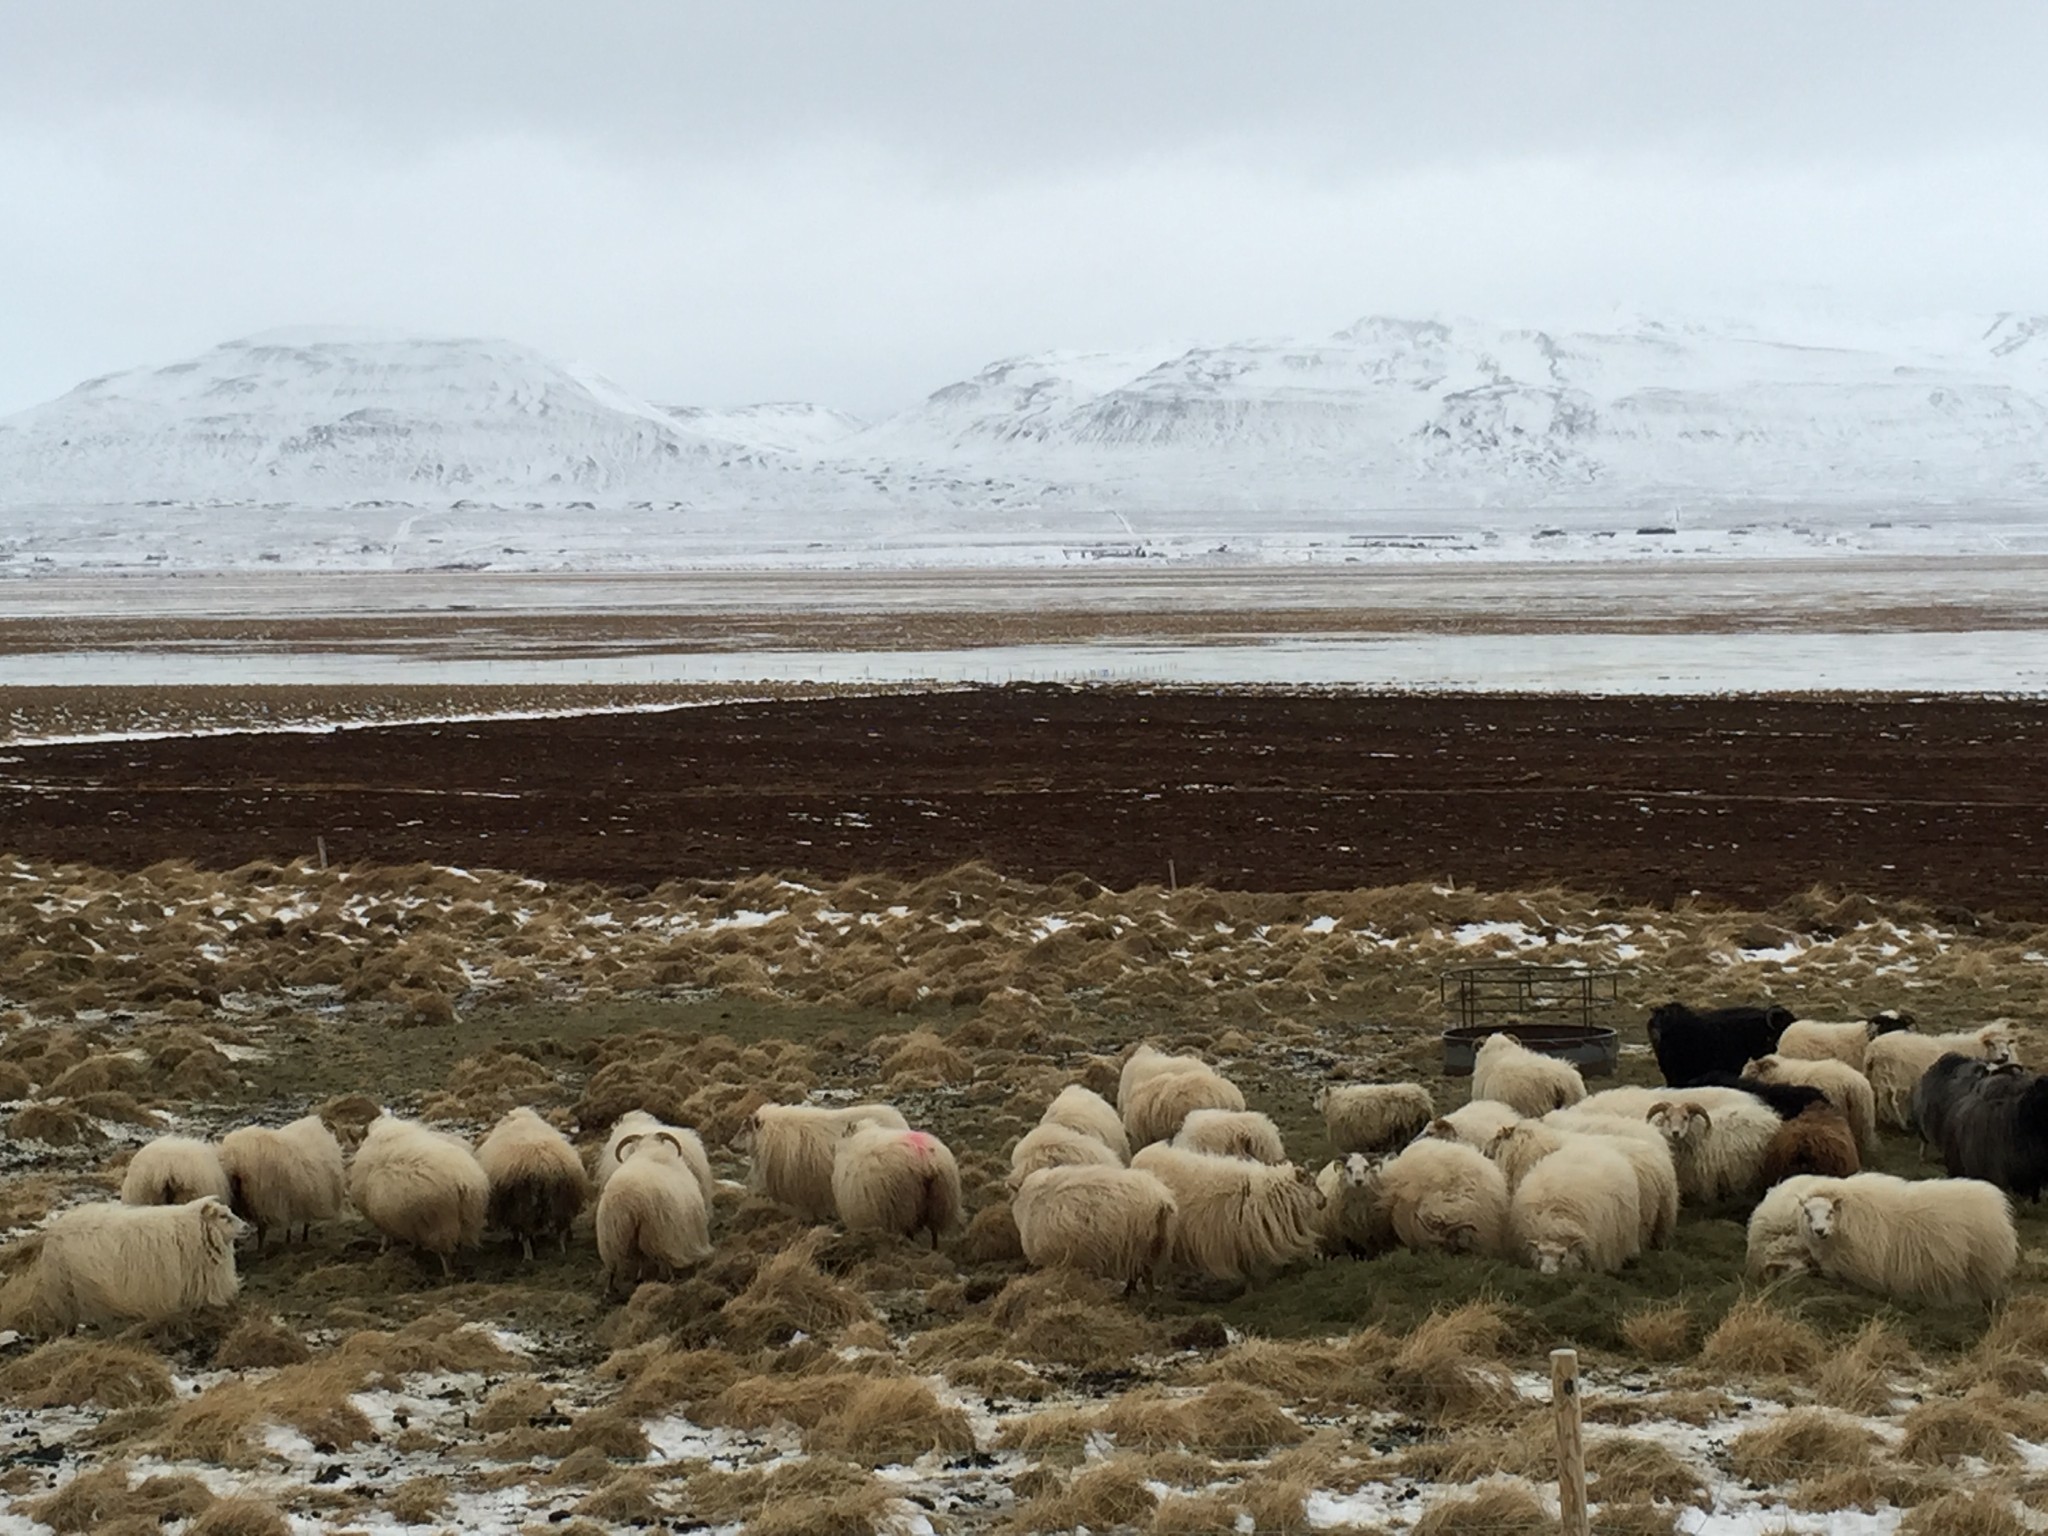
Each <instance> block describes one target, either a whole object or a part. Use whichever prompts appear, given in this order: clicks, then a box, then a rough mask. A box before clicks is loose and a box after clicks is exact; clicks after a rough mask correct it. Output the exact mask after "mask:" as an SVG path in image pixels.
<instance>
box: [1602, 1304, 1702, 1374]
mask: <svg viewBox="0 0 2048 1536" xmlns="http://www.w3.org/2000/svg"><path fill="white" fill-rule="evenodd" d="M1695 1332H1696V1324H1695V1321H1694V1318H1693V1315H1692V1309H1691V1308H1690V1307H1688V1306H1686V1305H1685V1304H1684V1303H1683V1302H1669V1303H1666V1304H1664V1305H1662V1306H1643V1307H1637V1308H1635V1309H1634V1310H1633V1311H1632V1312H1630V1313H1629V1314H1628V1316H1626V1317H1624V1318H1623V1319H1622V1320H1621V1336H1622V1338H1623V1339H1625V1340H1627V1342H1628V1347H1629V1348H1630V1349H1633V1350H1634V1351H1635V1352H1636V1353H1637V1354H1639V1355H1641V1356H1642V1357H1643V1358H1644V1359H1645V1360H1650V1361H1656V1362H1659V1363H1662V1362H1664V1361H1669V1360H1683V1359H1684V1358H1685V1357H1686V1356H1687V1355H1689V1354H1691V1353H1692V1350H1693V1338H1694V1335H1695Z"/></svg>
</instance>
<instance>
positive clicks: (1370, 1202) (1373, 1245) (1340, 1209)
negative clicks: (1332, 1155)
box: [1316, 1152, 1401, 1259]
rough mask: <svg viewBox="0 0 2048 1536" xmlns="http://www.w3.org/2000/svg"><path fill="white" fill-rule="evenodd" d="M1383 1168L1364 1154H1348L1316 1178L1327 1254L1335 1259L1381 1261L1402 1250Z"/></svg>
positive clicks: (1327, 1165) (1323, 1169) (1327, 1167)
mask: <svg viewBox="0 0 2048 1536" xmlns="http://www.w3.org/2000/svg"><path fill="white" fill-rule="evenodd" d="M1381 1167H1382V1164H1381V1163H1379V1162H1376V1161H1374V1160H1373V1159H1372V1158H1370V1157H1367V1156H1366V1155H1365V1154H1364V1153H1363V1152H1347V1153H1345V1154H1344V1156H1342V1157H1340V1158H1338V1159H1336V1160H1335V1161H1334V1162H1329V1163H1325V1164H1324V1165H1323V1167H1322V1170H1321V1172H1319V1173H1317V1174H1316V1188H1317V1190H1318V1191H1320V1192H1321V1194H1322V1197H1323V1218H1322V1237H1323V1252H1324V1253H1326V1254H1328V1255H1330V1256H1331V1257H1332V1258H1357V1259H1371V1258H1377V1257H1378V1256H1379V1255H1380V1254H1383V1253H1389V1252H1392V1251H1393V1250H1394V1249H1396V1248H1398V1247H1400V1246H1401V1240H1400V1238H1399V1237H1398V1236H1397V1235H1396V1234H1395V1232H1394V1220H1393V1213H1392V1212H1391V1211H1390V1210H1389V1209H1388V1208H1387V1202H1386V1199H1385V1197H1384V1194H1383V1192H1382V1190H1381V1187H1380V1170H1381Z"/></svg>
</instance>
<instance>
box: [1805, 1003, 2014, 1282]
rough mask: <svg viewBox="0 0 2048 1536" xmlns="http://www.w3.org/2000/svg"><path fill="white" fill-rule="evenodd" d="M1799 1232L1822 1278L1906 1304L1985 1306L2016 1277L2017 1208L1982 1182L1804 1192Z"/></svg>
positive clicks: (1862, 1179)
mask: <svg viewBox="0 0 2048 1536" xmlns="http://www.w3.org/2000/svg"><path fill="white" fill-rule="evenodd" d="M1880 1038H1883V1039H1889V1038H1891V1037H1890V1036H1881V1037H1880ZM1799 1229H1800V1233H1801V1236H1802V1237H1803V1238H1804V1239H1805V1243H1806V1252H1807V1257H1808V1259H1809V1261H1810V1262H1811V1263H1812V1265H1813V1267H1814V1269H1816V1270H1817V1271H1819V1272H1820V1273H1821V1274H1823V1275H1826V1276H1827V1277H1828V1278H1830V1279H1833V1280H1840V1281H1843V1282H1844V1283H1846V1284H1848V1285H1853V1286H1856V1287H1858V1288H1860V1289H1862V1290H1866V1291H1876V1292H1877V1293H1878V1294H1880V1295H1883V1296H1893V1297H1898V1298H1900V1299H1902V1300H1922V1301H1948V1302H1960V1301H1975V1302H1979V1303H1982V1304H1983V1305H1986V1306H1988V1305H1990V1304H1991V1303H1992V1302H1994V1301H1996V1300H1997V1299H1998V1298H1999V1297H2000V1296H2002V1295H2004V1294H2005V1292H2006V1291H2007V1290H2008V1289H2009V1288H2010V1287H2011V1285H2012V1277H2013V1272H2014V1271H2015V1270H2016V1269H2017V1268H2018V1267H2019V1252H2020V1249H2019V1237H2018V1234H2017V1233H2015V1232H2014V1230H2013V1224H2012V1202H2011V1201H2009V1200H2008V1199H2007V1198H2006V1196H2005V1191H2003V1190H2002V1189H1999V1188H1998V1187H1997V1186H1996V1185H1994V1184H1986V1183H1984V1182H1983V1181H1982V1180H1981V1179H1901V1178H1895V1177H1893V1176H1892V1175H1891V1174H1888V1173H1858V1174H1852V1175H1851V1176H1850V1177H1848V1178H1846V1179H1842V1180H1839V1181H1834V1183H1833V1187H1831V1188H1822V1189H1816V1190H1809V1191H1808V1193H1807V1195H1806V1197H1805V1198H1804V1199H1803V1200H1801V1201H1800V1202H1799Z"/></svg>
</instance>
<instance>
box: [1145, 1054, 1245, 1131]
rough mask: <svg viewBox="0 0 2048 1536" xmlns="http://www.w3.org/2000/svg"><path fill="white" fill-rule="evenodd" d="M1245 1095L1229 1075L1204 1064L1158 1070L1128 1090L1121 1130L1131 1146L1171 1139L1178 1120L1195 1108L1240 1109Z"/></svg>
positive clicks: (1178, 1127) (1177, 1125)
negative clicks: (1127, 1101) (1129, 1091)
mask: <svg viewBox="0 0 2048 1536" xmlns="http://www.w3.org/2000/svg"><path fill="white" fill-rule="evenodd" d="M1243 1108H1244V1095H1243V1094H1242V1093H1240V1092H1238V1089H1237V1085H1236V1084H1235V1083H1233V1082H1231V1081H1230V1080H1229V1079H1228V1078H1225V1077H1220V1076H1218V1075H1217V1074H1216V1073H1214V1072H1211V1071H1210V1070H1209V1069H1208V1068H1207V1067H1199V1066H1198V1067H1188V1068H1184V1069H1182V1070H1181V1071H1178V1072H1159V1073H1154V1074H1153V1075H1152V1076H1149V1077H1147V1078H1145V1079H1144V1080H1143V1081H1141V1082H1139V1083H1138V1084H1137V1085H1136V1086H1135V1087H1134V1088H1132V1089H1131V1095H1130V1101H1129V1103H1128V1104H1127V1105H1126V1106H1125V1108H1124V1129H1125V1131H1127V1132H1128V1133H1129V1134H1130V1138H1131V1145H1132V1146H1134V1147H1143V1146H1149V1145H1150V1144H1151V1143H1153V1142H1155V1141H1171V1140H1172V1139H1173V1137H1174V1134H1175V1133H1176V1132H1177V1131H1179V1130H1180V1127H1181V1122H1182V1121H1183V1120H1185V1119H1187V1117H1188V1116H1189V1115H1191V1114H1193V1113H1194V1112H1195V1111H1196V1110H1198V1109H1233V1110H1235V1109H1243Z"/></svg>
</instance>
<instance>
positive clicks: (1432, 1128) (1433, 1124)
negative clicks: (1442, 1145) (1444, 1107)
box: [1415, 1118, 1458, 1141]
mask: <svg viewBox="0 0 2048 1536" xmlns="http://www.w3.org/2000/svg"><path fill="white" fill-rule="evenodd" d="M1415 1139H1416V1140H1417V1141H1422V1140H1425V1139H1428V1140H1432V1141H1456V1140H1457V1139H1458V1128H1457V1127H1456V1126H1455V1125H1453V1124H1451V1122H1450V1121H1448V1120H1445V1119H1442V1118H1438V1119H1435V1120H1432V1121H1430V1122H1429V1124H1427V1125H1425V1126H1424V1127H1423V1128H1422V1135H1420V1136H1418V1137H1416V1138H1415Z"/></svg>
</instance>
